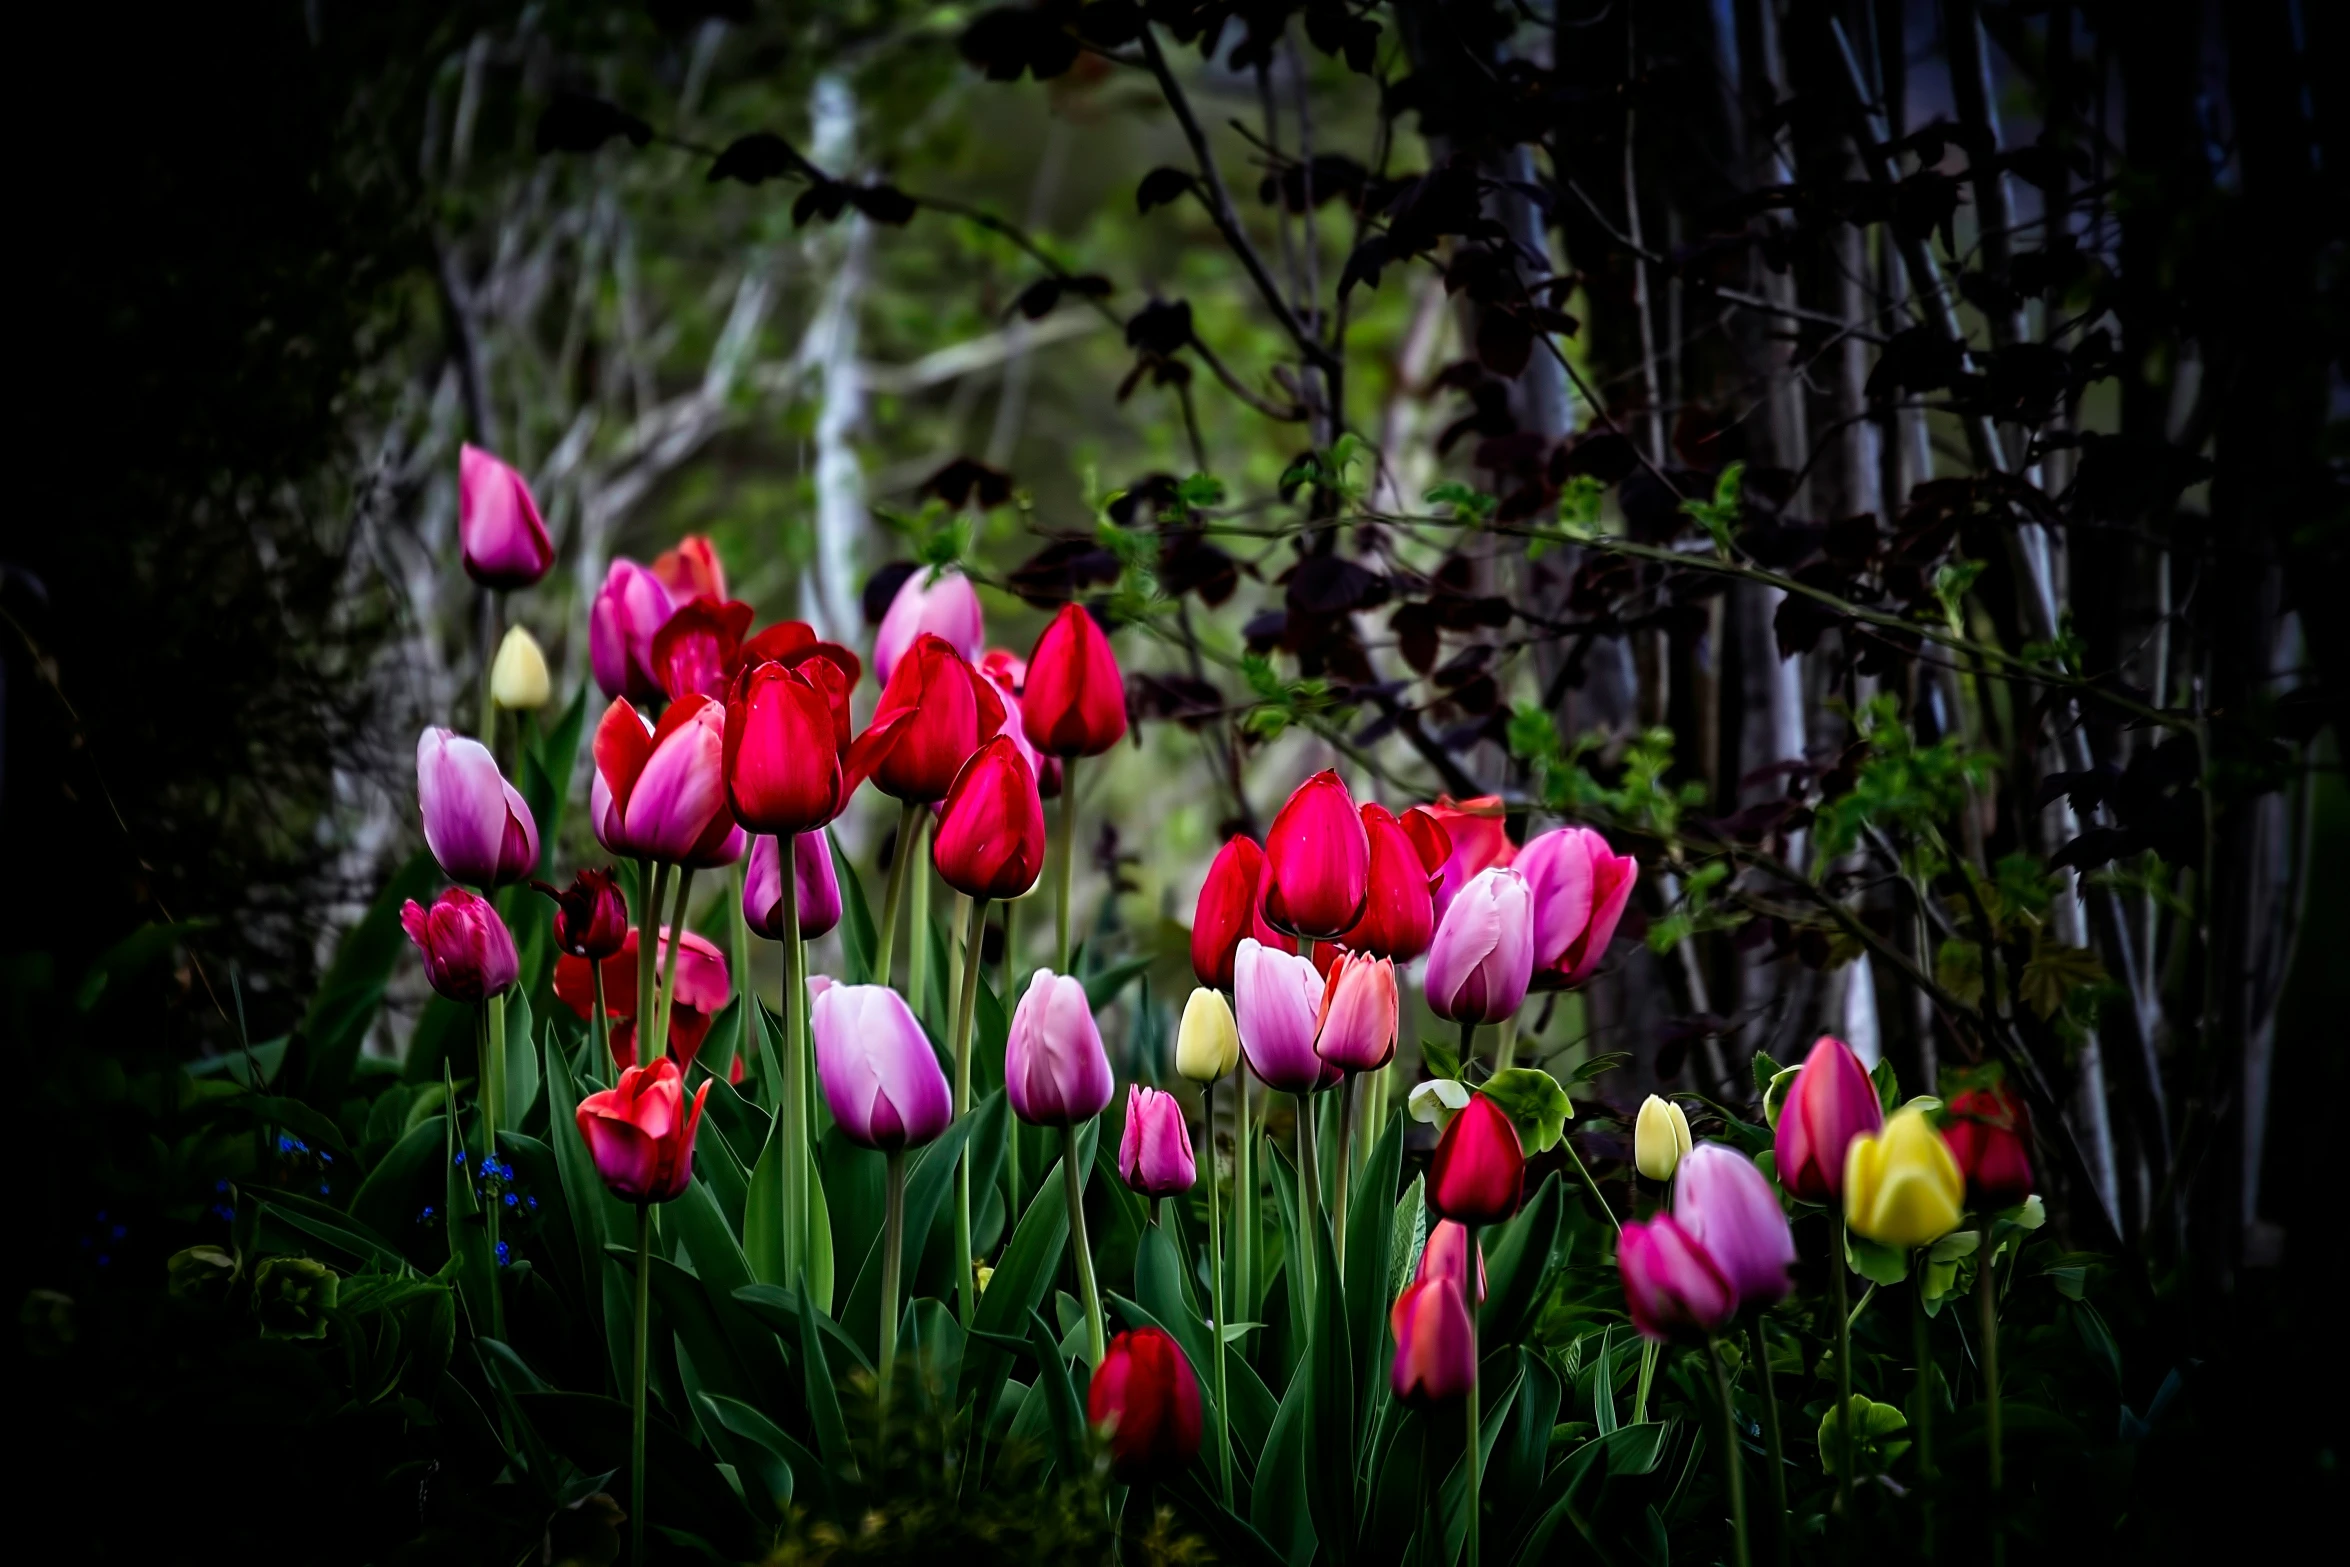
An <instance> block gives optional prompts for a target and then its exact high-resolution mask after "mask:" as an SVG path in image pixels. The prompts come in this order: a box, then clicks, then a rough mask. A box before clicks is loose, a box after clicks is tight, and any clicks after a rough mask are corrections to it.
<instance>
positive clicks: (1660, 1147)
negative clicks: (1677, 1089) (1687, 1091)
mask: <svg viewBox="0 0 2350 1567" xmlns="http://www.w3.org/2000/svg"><path fill="white" fill-rule="evenodd" d="M1688 1151H1689V1117H1687V1116H1685V1115H1683V1114H1682V1113H1681V1107H1680V1106H1679V1105H1677V1104H1675V1103H1674V1102H1673V1101H1672V1100H1670V1099H1660V1098H1658V1097H1657V1096H1656V1095H1654V1094H1650V1095H1649V1096H1648V1098H1647V1100H1646V1101H1644V1102H1643V1103H1642V1104H1641V1106H1640V1119H1639V1120H1638V1121H1637V1122H1635V1123H1634V1124H1633V1127H1632V1162H1633V1163H1634V1164H1636V1165H1638V1166H1639V1167H1640V1173H1641V1174H1642V1175H1645V1176H1647V1177H1648V1178H1649V1179H1650V1180H1652V1181H1669V1180H1671V1179H1672V1178H1673V1172H1674V1171H1675V1170H1677V1169H1679V1168H1680V1167H1681V1156H1682V1155H1683V1154H1685V1153H1687V1152H1688Z"/></svg>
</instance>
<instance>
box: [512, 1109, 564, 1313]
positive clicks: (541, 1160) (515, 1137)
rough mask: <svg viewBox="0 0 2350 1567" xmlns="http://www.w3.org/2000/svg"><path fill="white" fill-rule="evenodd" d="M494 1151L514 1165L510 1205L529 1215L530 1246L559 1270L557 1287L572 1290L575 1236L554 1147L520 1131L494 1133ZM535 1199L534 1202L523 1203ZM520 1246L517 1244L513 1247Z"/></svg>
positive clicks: (513, 1209) (528, 1232)
mask: <svg viewBox="0 0 2350 1567" xmlns="http://www.w3.org/2000/svg"><path fill="white" fill-rule="evenodd" d="M498 1154H499V1157H501V1158H503V1159H504V1160H505V1161H506V1162H507V1163H508V1164H510V1165H512V1166H513V1167H514V1176H515V1180H516V1182H517V1183H518V1185H519V1186H520V1191H519V1192H518V1193H517V1194H516V1201H515V1205H514V1208H510V1209H508V1210H507V1211H508V1212H510V1213H511V1212H514V1211H515V1210H516V1209H520V1210H522V1211H523V1212H527V1213H529V1214H530V1215H531V1218H530V1228H529V1229H528V1230H527V1231H526V1232H525V1233H526V1234H528V1235H529V1236H530V1239H531V1244H532V1246H533V1247H534V1248H535V1249H537V1250H540V1251H542V1252H543V1253H544V1254H545V1255H546V1256H547V1257H548V1258H550V1259H551V1260H552V1261H553V1262H554V1264H555V1266H556V1268H557V1269H558V1270H559V1272H560V1278H561V1283H560V1286H559V1287H560V1288H562V1289H564V1290H567V1291H576V1290H577V1289H578V1286H579V1278H580V1268H579V1238H578V1235H577V1233H576V1232H575V1231H574V1230H573V1229H572V1226H571V1212H570V1204H568V1203H566V1202H565V1201H564V1200H563V1195H562V1193H563V1175H562V1171H561V1169H560V1168H559V1167H558V1166H557V1164H556V1160H555V1150H554V1149H552V1148H549V1147H548V1146H547V1145H546V1144H545V1143H543V1142H540V1141H539V1140H538V1139H537V1138H535V1137H525V1136H524V1135H523V1134H522V1133H520V1132H500V1133H499V1134H498ZM529 1199H536V1201H537V1203H538V1206H537V1208H535V1209H531V1208H528V1207H526V1206H525V1203H526V1201H527V1200H529ZM516 1249H517V1250H519V1249H520V1247H519V1246H517V1247H516Z"/></svg>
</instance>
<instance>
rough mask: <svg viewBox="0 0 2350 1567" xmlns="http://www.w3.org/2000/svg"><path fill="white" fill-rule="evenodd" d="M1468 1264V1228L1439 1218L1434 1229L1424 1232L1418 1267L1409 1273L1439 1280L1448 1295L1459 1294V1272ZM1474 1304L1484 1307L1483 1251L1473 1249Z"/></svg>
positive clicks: (1480, 1248) (1419, 1277)
mask: <svg viewBox="0 0 2350 1567" xmlns="http://www.w3.org/2000/svg"><path fill="white" fill-rule="evenodd" d="M1468 1265H1469V1228H1468V1226H1467V1225H1465V1224H1455V1223H1454V1222H1453V1221H1452V1220H1450V1219H1439V1220H1437V1221H1436V1228H1434V1229H1432V1230H1430V1231H1429V1232H1428V1244H1427V1245H1425V1246H1423V1247H1421V1248H1420V1266H1419V1268H1418V1269H1417V1270H1416V1271H1414V1272H1413V1274H1412V1277H1413V1278H1415V1279H1442V1280H1444V1282H1445V1283H1446V1284H1448V1285H1450V1286H1451V1288H1452V1292H1453V1293H1454V1294H1455V1295H1458V1294H1459V1293H1460V1292H1461V1273H1462V1270H1464V1269H1465V1268H1467V1267H1468ZM1477 1304H1479V1305H1480V1306H1482V1305H1483V1304H1485V1248H1484V1247H1482V1246H1480V1247H1478V1248H1477Z"/></svg>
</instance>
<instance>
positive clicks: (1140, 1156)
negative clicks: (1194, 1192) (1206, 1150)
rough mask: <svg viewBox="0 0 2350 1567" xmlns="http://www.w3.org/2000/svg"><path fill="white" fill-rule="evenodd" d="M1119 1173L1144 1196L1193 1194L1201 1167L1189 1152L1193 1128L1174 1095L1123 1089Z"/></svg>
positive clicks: (1132, 1087) (1137, 1085)
mask: <svg viewBox="0 0 2350 1567" xmlns="http://www.w3.org/2000/svg"><path fill="white" fill-rule="evenodd" d="M1118 1173H1119V1174H1120V1175H1121V1176H1123V1177H1124V1178H1125V1180H1126V1184H1127V1185H1129V1186H1131V1187H1133V1188H1134V1189H1135V1190H1136V1191H1138V1192H1140V1193H1142V1194H1143V1195H1144V1196H1145V1197H1172V1196H1174V1195H1176V1194H1177V1193H1178V1192H1187V1191H1190V1190H1191V1187H1192V1183H1193V1182H1194V1181H1196V1180H1198V1179H1199V1166H1198V1165H1197V1164H1196V1163H1195V1162H1194V1161H1193V1159H1192V1154H1191V1126H1190V1123H1188V1122H1186V1121H1185V1120H1184V1119H1183V1106H1182V1104H1181V1103H1179V1102H1178V1101H1177V1100H1176V1098H1175V1096H1174V1095H1173V1094H1163V1093H1160V1092H1159V1091H1158V1090H1157V1089H1155V1088H1145V1087H1143V1086H1142V1084H1140V1083H1128V1084H1127V1085H1126V1130H1125V1132H1124V1133H1123V1134H1121V1135H1120V1137H1119V1139H1118Z"/></svg>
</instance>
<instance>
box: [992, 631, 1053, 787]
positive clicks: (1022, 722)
mask: <svg viewBox="0 0 2350 1567" xmlns="http://www.w3.org/2000/svg"><path fill="white" fill-rule="evenodd" d="M979 673H980V675H981V676H982V677H983V678H984V679H986V680H987V682H988V683H989V684H990V685H992V686H994V687H995V688H996V694H997V695H998V696H1000V697H1002V698H1003V700H1004V725H1003V727H1002V728H1001V729H998V730H997V731H996V733H997V734H999V735H1002V736H1004V737H1005V738H1006V739H1008V740H1010V741H1011V742H1012V743H1013V744H1014V745H1016V746H1018V747H1019V748H1020V756H1021V758H1022V759H1023V760H1024V761H1026V762H1027V763H1028V770H1029V771H1030V772H1032V773H1034V774H1035V775H1036V792H1037V795H1038V797H1039V798H1042V799H1046V800H1055V799H1059V798H1060V794H1061V759H1060V758H1059V757H1057V756H1045V755H1043V754H1041V753H1040V752H1039V751H1038V750H1037V749H1036V747H1035V746H1033V745H1030V744H1029V743H1028V725H1027V720H1026V719H1025V718H1024V717H1022V716H1021V712H1020V687H1021V683H1022V682H1023V681H1025V680H1026V679H1027V678H1028V666H1027V665H1026V664H1025V663H1023V662H1021V661H1020V659H1018V658H1017V657H1015V656H1014V655H1012V654H1010V653H1007V652H1005V651H1004V650H1003V649H1002V648H1000V647H999V648H992V649H990V650H989V651H988V654H987V656H986V657H985V658H982V659H981V660H980V661H979Z"/></svg>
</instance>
